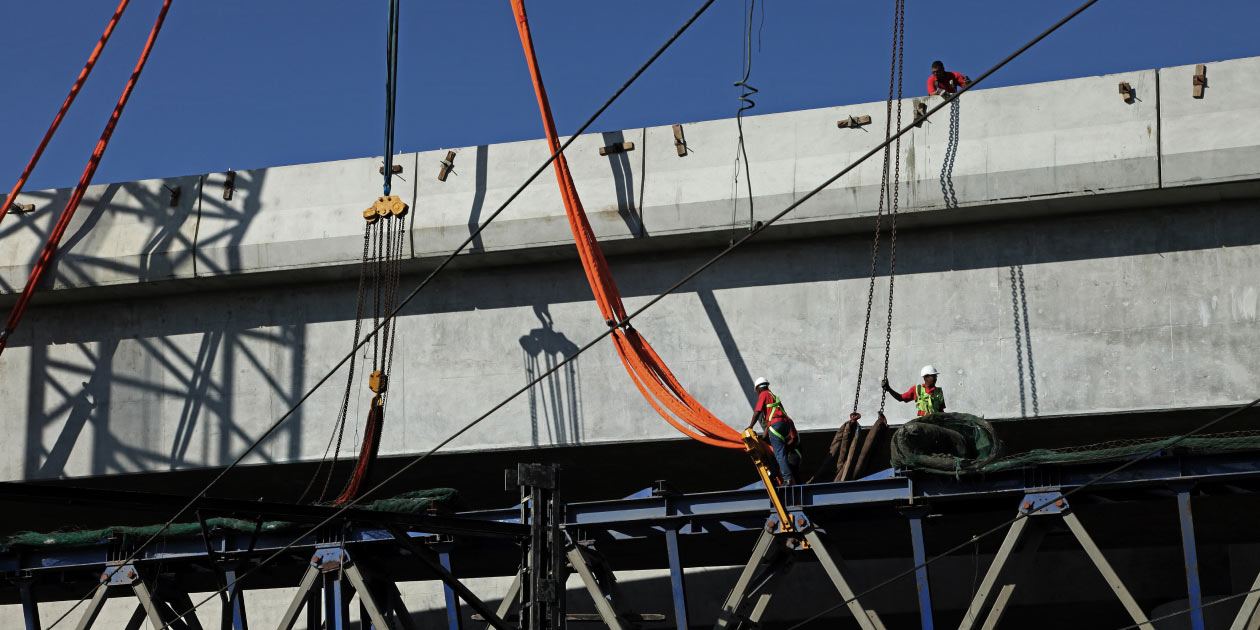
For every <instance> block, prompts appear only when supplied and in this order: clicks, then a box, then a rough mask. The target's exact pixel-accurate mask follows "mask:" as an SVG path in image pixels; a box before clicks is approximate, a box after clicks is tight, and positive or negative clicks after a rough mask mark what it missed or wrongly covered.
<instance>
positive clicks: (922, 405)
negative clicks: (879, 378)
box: [883, 365, 945, 416]
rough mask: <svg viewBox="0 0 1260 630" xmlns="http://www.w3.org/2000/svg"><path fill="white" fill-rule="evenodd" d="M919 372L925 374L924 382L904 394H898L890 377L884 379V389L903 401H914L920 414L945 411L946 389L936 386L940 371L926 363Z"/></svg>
mask: <svg viewBox="0 0 1260 630" xmlns="http://www.w3.org/2000/svg"><path fill="white" fill-rule="evenodd" d="M919 374H920V375H921V376H923V383H922V384H919V385H915V386H914V387H911V388H910V391H907V392H906V393H904V394H898V393H897V390H895V389H893V388H891V387H889V386H888V379H884V381H883V386H884V391H886V392H888V395H889V396H892V397H893V398H896V399H897V400H900V401H901V402H912V403H914V404H915V406H916V407H918V409H919V416H926V415H928V414H930V413H937V412H941V411H945V390H944V389H942V388H940V387H937V386H936V376H937V374H940V373H939V372H937V371H936V368H934V367H932V366H930V365H925V366H923V369H922V370H921V371H920V372H919Z"/></svg>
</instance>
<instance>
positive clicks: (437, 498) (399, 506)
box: [0, 488, 459, 552]
mask: <svg viewBox="0 0 1260 630" xmlns="http://www.w3.org/2000/svg"><path fill="white" fill-rule="evenodd" d="M458 501H459V491H458V490H455V489H454V488H431V489H427V490H413V491H410V492H404V493H402V494H399V495H396V496H393V497H390V498H388V499H378V500H376V501H373V502H371V503H368V504H367V505H362V506H356V508H358V509H364V510H373V511H377V512H394V513H399V514H425V513H427V512H430V511H432V510H449V509H453V508H454V507H455V506H456V505H457V504H458ZM206 527H207V529H208V530H209V531H210V533H211V534H223V533H230V532H236V533H242V534H253V533H254V530H255V528H257V529H258V531H259V533H270V532H279V531H286V530H294V529H298V528H301V527H306V525H303V524H301V523H291V522H286V521H263V522H262V524H261V525H259V524H258V523H256V522H254V521H246V520H241V519H236V518H211V519H206ZM160 531H162V526H161V525H135V526H125V525H114V526H110V527H100V528H96V529H79V530H68V531H59V532H51V533H40V532H20V533H17V534H13V535H12V536H6V537H5V538H4V539H3V540H2V541H0V552H3V551H9V550H15V549H36V548H50V547H86V546H90V545H97V544H101V543H106V542H116V543H118V544H120V545H121V546H124V547H125V546H127V545H130V544H140V543H143V542H144V541H146V540H148V539H149V538H150V537H152V536H153V535H154V534H157V533H158V532H160ZM200 535H201V524H200V523H172V524H171V526H170V527H167V528H166V531H162V535H161V537H162V538H164V539H165V538H190V537H194V536H200Z"/></svg>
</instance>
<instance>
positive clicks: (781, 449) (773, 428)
mask: <svg viewBox="0 0 1260 630" xmlns="http://www.w3.org/2000/svg"><path fill="white" fill-rule="evenodd" d="M753 391H755V392H756V393H757V404H756V406H755V407H754V408H753V416H752V420H749V421H748V428H749V429H751V428H753V425H756V424H757V423H758V422H760V423H761V426H762V427H763V429H764V430H763V432H762V438H763V439H765V440H766V441H767V442H769V443H770V448H772V449H773V450H774V462H775V464H776V467H777V468H778V476H779V479H781V480H782V482H783V485H785V486H790V485H792V484H793V483H795V481H796V478H797V477H799V476H800V475H798V474H796V473H797V470H796V469H797V467H799V466H800V465H801V448H800V447H801V438H800V436H799V435H797V433H796V424H795V423H793V422H792V419H791V418H789V417H788V415H787V411H786V410H784V409H783V402H782V401H781V400H779V397H778V396H776V395H775V394H774V392H771V391H770V381H769V380H767V379H766V377H764V376H763V377H761V378H758V379H757V380H756V382H754V383H753Z"/></svg>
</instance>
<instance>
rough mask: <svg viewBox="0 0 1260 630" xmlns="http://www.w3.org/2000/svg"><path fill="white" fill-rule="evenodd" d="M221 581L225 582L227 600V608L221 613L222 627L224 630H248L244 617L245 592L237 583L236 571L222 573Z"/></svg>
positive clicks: (247, 622) (246, 619) (247, 620)
mask: <svg viewBox="0 0 1260 630" xmlns="http://www.w3.org/2000/svg"><path fill="white" fill-rule="evenodd" d="M223 579H224V580H226V581H227V600H228V608H226V609H225V610H224V611H223V621H222V626H223V628H224V630H227V629H229V628H230V629H231V630H249V619H248V618H247V617H246V615H245V591H244V589H242V588H241V585H240V583H239V582H237V579H239V578H238V577H237V574H236V570H235V569H228V570H226V571H224V572H223Z"/></svg>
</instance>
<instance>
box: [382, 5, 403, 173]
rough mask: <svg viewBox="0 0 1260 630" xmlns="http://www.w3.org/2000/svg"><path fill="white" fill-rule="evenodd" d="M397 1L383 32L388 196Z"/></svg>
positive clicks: (395, 88) (391, 169)
mask: <svg viewBox="0 0 1260 630" xmlns="http://www.w3.org/2000/svg"><path fill="white" fill-rule="evenodd" d="M398 3H399V0H390V3H389V24H388V25H387V26H386V29H387V30H386V33H385V158H384V160H383V161H384V165H383V166H382V167H381V170H382V172H383V174H384V176H385V183H384V185H383V186H382V190H384V194H385V195H386V196H389V192H390V183H391V180H392V179H393V177H394V106H395V103H396V102H397V101H398Z"/></svg>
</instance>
